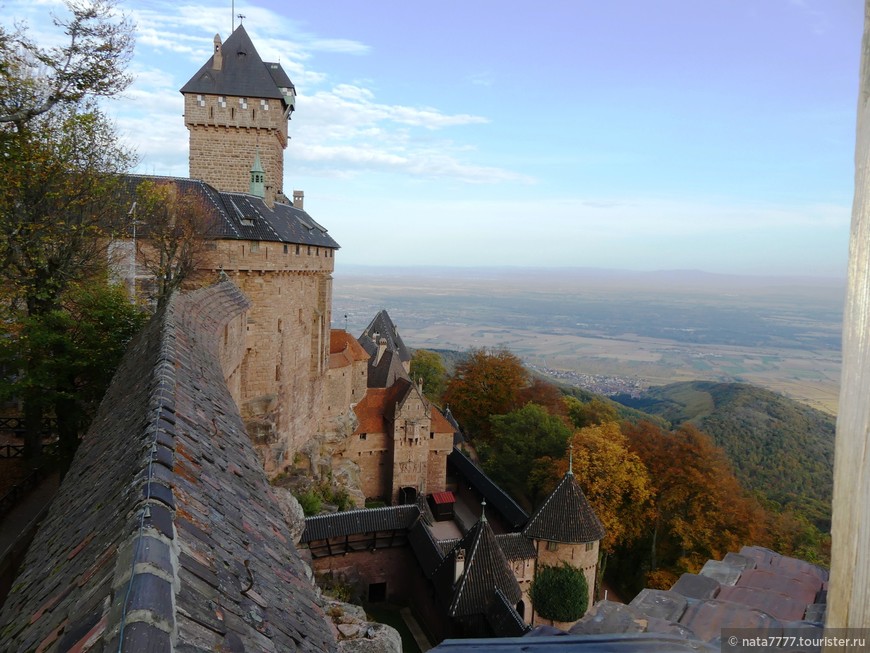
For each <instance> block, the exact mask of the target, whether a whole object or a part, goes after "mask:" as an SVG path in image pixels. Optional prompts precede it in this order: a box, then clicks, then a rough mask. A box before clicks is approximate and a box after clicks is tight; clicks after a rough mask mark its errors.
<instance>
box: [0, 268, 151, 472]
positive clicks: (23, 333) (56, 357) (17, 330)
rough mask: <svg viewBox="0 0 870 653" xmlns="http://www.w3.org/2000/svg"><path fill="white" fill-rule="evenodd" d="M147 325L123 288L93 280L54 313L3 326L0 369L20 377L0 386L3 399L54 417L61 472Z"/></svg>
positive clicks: (75, 290) (77, 286)
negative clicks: (28, 400) (30, 401)
mask: <svg viewBox="0 0 870 653" xmlns="http://www.w3.org/2000/svg"><path fill="white" fill-rule="evenodd" d="M144 320H145V316H144V314H143V313H142V311H141V310H139V308H138V307H136V306H134V305H131V304H130V302H129V300H128V299H127V296H126V294H125V292H124V290H123V289H122V288H121V287H119V286H110V285H108V284H107V283H106V280H105V279H104V278H98V279H92V280H89V281H87V282H86V283H83V284H75V285H74V286H73V287H71V288H70V289H69V291H68V292H67V293H66V294H65V295H64V297H63V300H62V303H61V306H60V307H59V308H57V309H56V310H52V311H49V312H47V313H41V314H38V315H34V316H27V317H24V318H23V319H22V320H21V321H20V322H17V323H16V322H14V321H12V320H9V319H6V320H4V321H3V324H4V326H5V328H6V331H5V332H4V333H3V334H2V336H3V337H2V338H0V362H2V365H3V367H4V368H5V369H7V370H20V372H19V373H17V374H14V375H8V376H4V377H3V378H0V395H2V396H5V397H13V396H21V395H24V396H27V395H29V394H34V395H36V396H38V400H39V402H40V407H41V408H42V409H43V410H45V411H48V410H51V411H53V412H54V415H55V417H56V420H57V428H58V438H59V453H60V458H61V463H62V466H63V467H64V468H65V467H66V466H68V465H69V463H70V462H71V461H72V456H73V454H74V453H75V450H76V447H77V446H78V441H79V437H80V436H81V434H82V433H84V431H85V430H86V429H87V427H88V425H89V423H90V421H91V419H92V418H93V416H94V414H95V413H96V409H97V406H98V405H99V402H100V400H101V399H102V397H103V394H105V391H106V389H107V388H108V386H109V383H110V382H111V380H112V376H113V375H114V373H115V368H116V367H117V366H118V363H119V362H120V360H121V357H122V356H123V354H124V351H125V349H126V346H127V342H128V341H129V340H130V338H132V337H133V335H134V334H135V333H136V332H137V331H138V330H139V329H140V328H141V326H142V324H143V322H144ZM25 363H26V364H25Z"/></svg>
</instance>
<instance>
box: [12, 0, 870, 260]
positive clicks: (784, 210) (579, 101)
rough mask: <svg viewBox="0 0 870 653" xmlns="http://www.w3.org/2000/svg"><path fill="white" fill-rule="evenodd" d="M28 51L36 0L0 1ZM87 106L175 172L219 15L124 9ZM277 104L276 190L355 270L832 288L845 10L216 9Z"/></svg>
mask: <svg viewBox="0 0 870 653" xmlns="http://www.w3.org/2000/svg"><path fill="white" fill-rule="evenodd" d="M3 7H4V12H3V13H4V15H5V17H4V18H3V19H2V20H3V21H4V23H5V24H8V23H9V22H10V20H11V18H12V17H14V18H15V19H18V20H22V19H23V20H25V21H27V23H28V24H29V26H30V28H31V30H32V31H33V32H34V33H37V34H40V37H41V38H43V39H50V38H53V37H52V35H51V34H50V33H49V32H48V31H46V32H45V33H44V34H43V33H42V32H41V30H47V25H46V21H45V20H44V18H40V16H44V15H45V12H46V11H47V10H50V9H53V8H56V9H55V10H56V11H62V6H60V5H58V4H57V3H56V2H54V0H36V2H32V1H31V2H26V3H24V2H17V1H14V2H8V1H7V2H5V3H4V4H3ZM121 7H122V8H123V9H124V10H125V11H127V12H128V13H129V14H130V15H131V17H132V18H133V19H134V21H135V22H136V24H137V32H138V35H137V46H136V55H135V58H134V61H133V64H132V72H133V73H134V75H135V78H136V80H135V82H134V84H133V85H132V87H131V88H130V89H128V91H127V92H126V93H125V96H124V98H122V99H121V100H118V101H114V102H112V103H110V104H109V112H110V113H111V115H113V117H114V118H115V120H116V122H117V124H118V127H119V129H120V130H121V132H122V133H123V134H124V136H125V138H126V139H127V140H128V142H129V143H130V144H131V145H132V146H133V147H135V148H136V150H137V151H138V153H139V157H140V161H141V162H140V164H139V171H141V172H145V173H155V174H171V175H180V176H185V175H186V174H187V132H186V130H185V128H184V125H183V121H182V115H181V114H182V110H183V106H182V98H181V95H180V93H178V89H179V88H180V87H181V86H182V85H183V84H184V83H185V82H186V81H187V80H188V79H189V78H190V77H191V76H192V75H193V73H194V72H196V70H197V69H198V68H199V66H201V65H202V64H203V63H204V62H205V61H206V60H207V59H208V57H209V56H210V52H211V47H212V46H211V42H212V38H213V37H214V34H215V33H216V32H219V33H220V34H221V36H222V37H223V38H224V39H225V38H226V37H227V35H228V34H229V32H230V29H231V16H232V12H231V9H230V6H229V4H227V5H224V4H222V3H221V4H218V3H200V4H191V3H186V2H184V0H181V1H180V2H174V3H168V2H162V1H157V0H138V1H136V2H125V3H122V4H121ZM235 12H236V13H241V14H244V15H245V19H244V24H245V28H246V29H247V30H248V32H249V33H250V35H251V37H252V39H253V41H254V44H255V45H256V47H257V49H258V51H259V53H260V55H261V57H262V58H263V59H265V60H280V61H281V62H282V64H283V65H284V67H285V69H286V70H287V71H288V73H289V74H290V77H291V78H292V79H293V81H294V82H295V84H296V87H297V91H298V95H299V99H298V102H297V111H296V113H295V114H294V116H293V119H292V121H291V122H290V133H291V136H292V140H291V142H290V145H289V147H288V149H287V150H286V154H285V161H286V163H285V180H284V189H285V191H289V190H291V189H294V188H301V189H304V191H305V202H306V204H305V206H306V209H307V210H308V211H309V212H310V213H311V214H312V215H313V216H314V218H315V219H317V220H318V221H319V222H320V223H322V224H324V225H325V226H326V227H327V228H328V229H329V230H330V233H331V234H332V235H333V236H334V237H335V238H336V240H338V242H339V243H341V245H342V251H341V252H340V253H339V256H338V258H337V259H336V262H337V266H338V267H339V269H340V267H341V265H342V264H343V263H344V264H350V263H353V264H367V265H390V264H395V265H494V266H505V265H519V266H580V267H602V268H625V269H635V270H654V269H678V268H679V269H703V270H706V271H710V272H726V273H744V274H759V273H762V274H801V275H821V276H843V275H844V274H845V267H846V257H847V246H848V231H849V217H850V204H851V200H852V190H853V183H852V180H853V153H854V124H855V106H856V101H857V100H856V98H857V80H858V60H859V51H860V36H861V29H862V26H863V16H862V3H861V2H860V0H662V1H657V2H647V1H642V0H613V1H612V2H592V1H590V0H564V1H560V2H556V1H545V2H541V3H536V5H535V6H532V3H528V2H516V1H513V0H501V1H499V2H496V1H494V0H476V1H472V2H469V1H468V0H465V1H464V2H457V1H454V0H442V1H441V2H437V3H435V2H429V3H423V2H408V1H407V0H405V1H403V2H397V1H393V0H389V1H375V2H369V3H363V2H359V1H358V0H356V1H351V0H329V1H327V2H317V3H284V2H275V1H270V2H261V3H258V4H253V5H248V4H245V3H244V2H241V1H237V2H236V5H235Z"/></svg>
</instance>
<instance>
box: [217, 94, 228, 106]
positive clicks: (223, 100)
mask: <svg viewBox="0 0 870 653" xmlns="http://www.w3.org/2000/svg"><path fill="white" fill-rule="evenodd" d="M218 104H219V105H220V107H221V108H222V109H226V108H227V99H226V98H225V97H224V96H223V95H221V96H219V97H218Z"/></svg>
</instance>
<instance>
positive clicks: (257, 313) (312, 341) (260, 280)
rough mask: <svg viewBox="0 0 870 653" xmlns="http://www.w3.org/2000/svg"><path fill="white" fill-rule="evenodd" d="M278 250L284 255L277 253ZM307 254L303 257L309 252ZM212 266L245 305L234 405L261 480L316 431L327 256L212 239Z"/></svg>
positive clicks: (326, 321) (325, 344)
mask: <svg viewBox="0 0 870 653" xmlns="http://www.w3.org/2000/svg"><path fill="white" fill-rule="evenodd" d="M285 249H286V251H285ZM309 250H310V254H309ZM211 256H212V257H213V258H212V259H211V261H210V262H208V263H207V264H206V265H205V267H206V268H209V270H210V271H211V272H212V273H214V271H215V270H216V269H217V268H218V267H220V266H219V265H218V264H217V261H220V262H221V264H222V267H223V270H224V272H225V273H226V274H227V275H229V277H230V279H231V280H232V281H233V282H234V283H235V284H236V285H237V286H239V288H241V289H242V291H243V292H244V293H245V296H246V297H247V298H248V299H249V300H250V301H251V309H250V310H249V312H248V316H247V323H246V324H245V336H246V339H247V347H246V352H245V356H244V360H243V361H242V363H241V366H240V368H239V375H238V376H239V379H238V387H239V391H240V392H239V395H240V396H239V399H240V401H239V405H240V408H241V413H242V417H243V418H244V419H245V425H246V428H247V430H248V433H249V435H250V436H251V438H252V440H253V442H254V444H255V446H256V448H257V453H258V455H259V456H260V458H261V460H262V461H263V466H264V468H265V469H266V473H267V474H268V475H275V474H277V473H279V472H280V471H282V470H283V469H284V467H285V466H287V465H289V464H292V460H293V455H294V453H295V452H296V451H298V449H299V448H300V447H301V445H302V444H303V443H304V442H305V441H306V440H307V439H308V438H310V437H311V436H312V435H314V434H315V433H316V432H317V428H318V425H319V416H320V408H321V403H322V391H323V379H324V376H325V368H326V361H327V360H328V356H329V325H330V320H331V314H330V313H331V298H332V275H331V272H332V269H333V262H334V259H333V258H332V250H328V249H325V248H322V247H311V248H308V247H307V246H305V245H302V246H300V247H299V254H296V246H295V245H292V244H291V245H286V246H285V245H284V244H282V243H274V242H256V243H255V242H252V241H231V240H225V241H218V242H217V243H216V249H215V250H213V251H212V252H211Z"/></svg>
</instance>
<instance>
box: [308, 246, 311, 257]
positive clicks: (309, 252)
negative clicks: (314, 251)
mask: <svg viewBox="0 0 870 653" xmlns="http://www.w3.org/2000/svg"><path fill="white" fill-rule="evenodd" d="M308 256H311V245H309V246H308Z"/></svg>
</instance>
